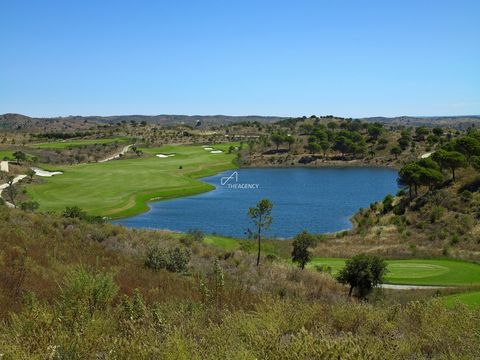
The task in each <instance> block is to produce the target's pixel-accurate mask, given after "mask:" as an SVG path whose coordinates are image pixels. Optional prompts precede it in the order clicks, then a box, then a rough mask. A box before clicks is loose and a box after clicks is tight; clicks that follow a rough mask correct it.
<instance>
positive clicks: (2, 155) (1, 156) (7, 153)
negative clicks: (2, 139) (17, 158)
mask: <svg viewBox="0 0 480 360" xmlns="http://www.w3.org/2000/svg"><path fill="white" fill-rule="evenodd" d="M5 157H8V158H10V159H13V152H12V151H3V150H2V151H0V160H3V159H4V158H5Z"/></svg>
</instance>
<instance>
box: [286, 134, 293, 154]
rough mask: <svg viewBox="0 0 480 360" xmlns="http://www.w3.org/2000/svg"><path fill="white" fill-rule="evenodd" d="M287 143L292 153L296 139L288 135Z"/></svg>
mask: <svg viewBox="0 0 480 360" xmlns="http://www.w3.org/2000/svg"><path fill="white" fill-rule="evenodd" d="M285 142H286V143H287V144H288V150H289V151H290V150H291V149H292V145H293V144H294V143H295V138H294V137H293V136H292V135H287V136H285Z"/></svg>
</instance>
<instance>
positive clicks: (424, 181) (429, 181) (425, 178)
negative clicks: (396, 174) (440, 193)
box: [418, 167, 443, 190]
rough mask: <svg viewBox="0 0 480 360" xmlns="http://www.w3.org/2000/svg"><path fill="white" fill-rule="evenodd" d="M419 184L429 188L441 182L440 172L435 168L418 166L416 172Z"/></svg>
mask: <svg viewBox="0 0 480 360" xmlns="http://www.w3.org/2000/svg"><path fill="white" fill-rule="evenodd" d="M418 179H419V185H424V186H428V188H429V189H430V190H431V189H432V188H433V187H434V186H435V185H438V184H439V183H441V182H442V180H443V176H442V173H441V172H440V171H439V170H437V169H432V168H426V167H420V171H419V174H418Z"/></svg>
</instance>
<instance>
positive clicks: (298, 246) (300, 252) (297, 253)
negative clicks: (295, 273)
mask: <svg viewBox="0 0 480 360" xmlns="http://www.w3.org/2000/svg"><path fill="white" fill-rule="evenodd" d="M315 243H316V238H315V236H314V235H312V234H309V233H308V232H306V231H303V232H301V233H300V234H298V235H296V236H295V237H294V238H293V250H292V261H293V262H295V263H298V266H299V267H300V268H301V269H302V270H303V269H305V264H306V263H308V262H310V260H311V258H312V254H311V253H310V251H309V248H310V247H312V246H314V245H315Z"/></svg>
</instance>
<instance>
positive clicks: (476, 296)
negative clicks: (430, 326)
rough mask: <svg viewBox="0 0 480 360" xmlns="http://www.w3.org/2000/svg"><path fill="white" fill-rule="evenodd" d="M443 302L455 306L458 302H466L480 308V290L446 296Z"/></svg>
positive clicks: (470, 305)
mask: <svg viewBox="0 0 480 360" xmlns="http://www.w3.org/2000/svg"><path fill="white" fill-rule="evenodd" d="M442 300H443V302H444V304H445V305H446V306H448V307H453V306H455V304H456V303H458V302H460V303H464V304H466V305H467V306H469V307H471V308H475V309H477V308H480V291H472V292H465V293H460V294H453V295H448V296H445V297H444V298H443V299H442Z"/></svg>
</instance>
